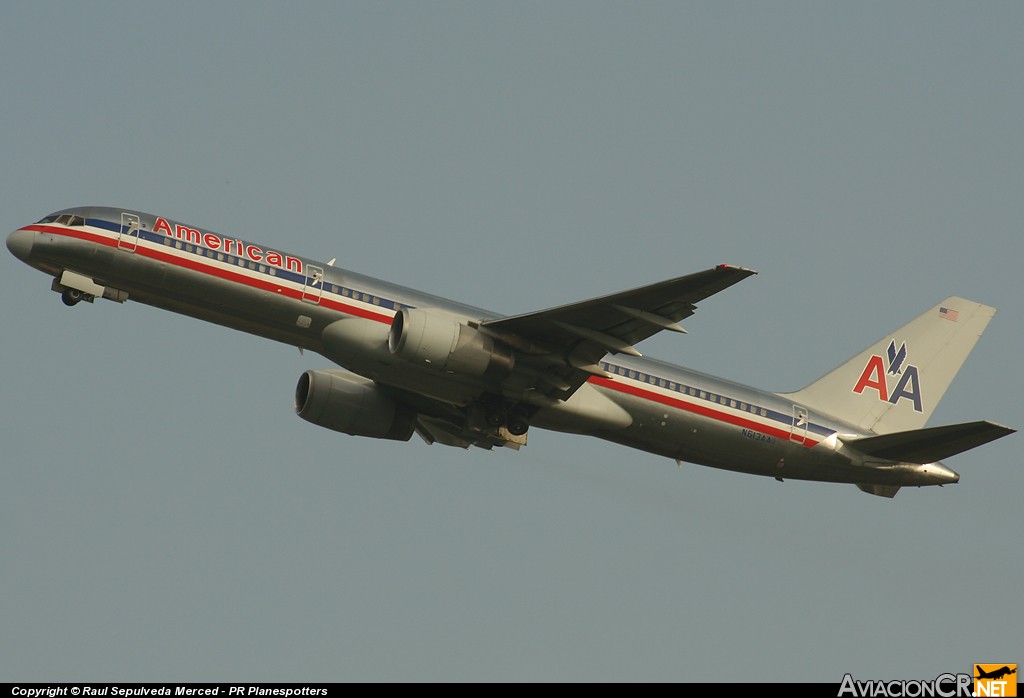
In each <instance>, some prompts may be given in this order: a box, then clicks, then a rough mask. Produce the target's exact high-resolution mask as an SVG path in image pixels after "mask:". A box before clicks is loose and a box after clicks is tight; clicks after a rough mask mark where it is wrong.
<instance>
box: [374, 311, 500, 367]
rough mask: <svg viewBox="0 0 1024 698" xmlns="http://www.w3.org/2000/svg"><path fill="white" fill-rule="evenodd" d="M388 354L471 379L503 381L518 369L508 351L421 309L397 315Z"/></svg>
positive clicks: (448, 318) (458, 323)
mask: <svg viewBox="0 0 1024 698" xmlns="http://www.w3.org/2000/svg"><path fill="white" fill-rule="evenodd" d="M388 350H389V351H390V352H391V353H392V354H394V355H395V356H397V357H399V358H401V359H405V360H406V361H409V362H411V363H414V364H417V365H419V366H423V367H425V368H430V369H433V370H435V371H444V372H446V373H458V374H462V375H468V376H486V377H488V378H490V377H495V378H501V377H504V376H506V375H508V374H509V373H510V372H511V371H512V367H513V366H515V356H514V355H513V353H512V350H511V349H510V348H509V347H507V346H505V345H504V344H502V343H500V342H496V341H495V340H494V339H493V338H492V337H489V336H487V335H486V334H484V333H483V332H481V331H480V330H478V329H476V328H474V327H470V326H469V325H467V324H466V323H465V322H462V321H460V320H459V319H458V318H455V317H452V316H450V315H444V314H442V313H438V312H432V311H429V310H424V309H422V308H403V309H402V310H401V311H399V312H398V313H397V314H396V315H395V319H394V321H393V322H392V323H391V332H390V333H389V334H388Z"/></svg>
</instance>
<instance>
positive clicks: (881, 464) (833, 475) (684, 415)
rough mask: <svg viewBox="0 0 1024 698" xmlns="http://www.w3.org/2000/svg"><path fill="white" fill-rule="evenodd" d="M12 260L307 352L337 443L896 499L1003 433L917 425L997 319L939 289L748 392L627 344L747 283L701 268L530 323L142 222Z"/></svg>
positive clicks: (23, 245)
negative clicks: (548, 435)
mask: <svg viewBox="0 0 1024 698" xmlns="http://www.w3.org/2000/svg"><path fill="white" fill-rule="evenodd" d="M7 247H8V249H9V250H10V251H11V253H12V254H13V255H14V256H15V257H17V258H18V259H20V260H21V261H23V262H25V263H27V264H28V265H30V266H32V267H34V268H36V269H38V270H40V271H42V272H44V273H46V274H48V275H49V276H51V277H52V279H53V280H52V283H51V289H52V290H53V291H56V292H58V293H60V296H61V299H62V301H63V302H64V303H65V304H66V305H69V306H73V305H76V304H78V303H80V302H82V301H86V302H93V301H95V299H97V298H105V299H108V300H112V301H115V302H118V303H124V302H125V301H127V300H132V301H136V302H139V303H144V304H147V305H151V306H155V307H157V308H163V309H166V310H171V311H174V312H177V313H183V314H185V315H188V316H192V317H195V318H199V319H201V320H206V321H209V322H214V323H218V324H220V325H223V326H226V327H230V328H234V329H236V330H241V331H243V332H248V333H251V334H254V335H258V336H260V337H265V338H268V339H272V340H276V341H278V342H283V343H286V344H291V345H294V346H296V347H298V348H299V349H300V350H309V351H312V352H315V353H317V354H320V355H321V356H323V357H324V358H326V359H328V360H329V361H331V362H333V363H334V364H336V365H337V366H340V367H341V368H325V369H317V370H308V371H306V372H304V373H303V374H302V375H301V376H300V377H299V380H298V384H297V386H296V390H295V410H296V413H297V414H298V416H299V417H301V418H302V419H305V420H307V421H309V422H311V423H313V424H316V425H318V426H321V427H326V428H327V429H332V430H335V431H338V432H342V433H345V434H350V435H355V436H365V437H372V438H378V439H392V440H398V441H409V440H410V439H411V438H412V435H413V434H414V433H415V434H418V435H419V436H420V437H421V438H422V439H423V440H424V441H426V442H427V443H428V444H434V443H437V444H444V445H448V446H456V447H461V448H469V447H470V446H476V447H480V448H484V449H491V448H493V447H508V448H513V449H519V448H520V447H521V446H523V445H525V444H526V443H527V432H528V430H529V429H530V428H531V427H536V428H541V429H551V430H555V431H560V432H567V433H572V434H583V435H590V436H594V437H597V438H601V439H605V440H608V441H611V442H614V443H618V444H622V445H625V446H629V447H632V448H635V449H639V450H641V451H646V452H649V453H653V454H656V455H659V456H666V457H668V458H672V459H675V460H676V461H677V463H679V464H680V465H682V464H683V462H690V463H697V464H701V465H705V466H711V467H715V468H721V469H725V470H732V471H738V472H742V473H751V474H756V475H763V476H770V477H774V478H775V479H777V480H780V481H784V480H786V479H793V480H810V481H821V482H834V483H850V484H854V485H856V486H857V487H858V488H859V489H860V490H862V491H864V492H867V493H869V494H874V495H878V496H882V497H889V498H891V497H894V496H895V495H896V493H897V492H898V491H899V490H900V488H902V487H909V486H914V487H921V486H927V485H940V486H941V485H946V484H951V483H956V482H958V481H959V479H960V476H959V474H957V473H956V472H955V471H954V470H952V469H950V468H948V467H946V466H945V465H943V464H942V463H941V462H939V461H941V460H943V459H945V458H949V457H951V456H954V455H956V454H958V453H961V452H963V451H966V450H968V449H972V448H975V447H977V446H980V445H982V444H985V443H988V442H990V441H993V440H995V439H998V438H1001V437H1004V436H1007V435H1009V434H1011V433H1014V431H1015V430H1014V429H1011V428H1009V427H1005V426H1002V425H1000V424H996V423H994V422H989V421H974V422H968V423H963V424H953V425H947V426H936V427H925V424H926V422H927V420H928V418H929V417H930V416H931V414H932V412H933V411H934V410H935V406H936V405H937V404H938V402H939V400H940V399H941V398H942V396H943V394H944V393H945V392H946V389H947V388H948V386H949V384H950V382H951V381H952V380H953V377H954V376H955V375H956V373H957V371H958V370H959V369H960V366H961V365H962V364H963V362H964V360H965V359H966V358H967V355H968V354H969V353H970V351H971V350H972V349H973V347H974V345H975V343H976V342H977V340H978V338H979V337H980V335H981V334H982V332H983V331H984V330H985V328H986V327H987V325H988V323H989V321H990V320H991V319H992V316H993V314H994V313H995V309H994V308H991V307H989V306H986V305H982V304H981V303H975V302H973V301H968V300H965V299H963V298H957V297H951V298H947V299H946V300H943V301H942V302H940V303H939V304H938V305H936V306H934V307H933V308H930V309H929V310H927V311H926V312H924V313H923V314H922V315H920V316H919V317H917V318H916V319H914V320H912V321H911V322H909V323H908V324H906V325H904V326H903V327H901V328H900V329H898V330H896V331H895V332H893V333H891V334H888V335H885V336H884V337H883V338H882V339H880V340H879V341H877V342H876V343H874V344H872V345H871V346H869V347H868V348H867V349H865V350H864V351H862V352H860V353H859V354H856V355H855V356H854V357H853V358H852V359H850V360H849V361H847V362H845V363H843V364H842V365H840V366H839V367H838V368H836V369H835V370H833V371H831V372H830V373H828V374H826V375H825V376H823V377H822V378H820V379H818V380H816V381H814V382H813V383H811V384H810V385H808V386H807V387H805V388H803V389H801V390H797V391H795V392H790V393H774V392H767V391H764V390H758V389H755V388H752V387H747V386H744V385H740V384H738V383H735V382H732V381H728V380H723V379H720V378H715V377H712V376H710V375H706V374H703V373H699V372H697V371H693V370H690V369H687V368H683V367H681V366H676V365H673V364H670V363H666V362H663V361H659V360H656V359H652V358H647V357H643V356H642V355H641V354H640V352H639V351H638V350H637V349H636V348H635V346H634V345H636V344H637V343H639V342H641V341H642V340H644V339H647V338H648V337H651V336H652V335H654V334H656V333H658V332H661V331H663V330H664V331H669V332H685V330H684V329H683V327H682V326H681V325H680V324H679V323H680V322H681V321H683V320H685V319H686V318H688V317H690V316H691V315H693V314H694V312H695V310H696V307H697V304H698V303H702V302H703V301H705V300H706V299H708V298H710V297H711V296H713V295H714V294H716V293H718V292H720V291H723V290H725V289H726V288H729V287H730V286H732V285H734V284H736V283H738V282H740V281H742V280H743V279H746V278H748V277H749V276H751V275H753V274H755V273H756V272H754V271H753V270H751V269H746V268H744V267H740V266H734V265H728V264H719V265H717V266H714V267H712V268H710V269H706V270H704V271H699V272H696V273H692V274H688V275H685V276H680V277H677V278H673V279H669V280H666V281H661V282H658V283H653V284H650V285H647V286H643V287H640V288H635V289H632V290H629V291H622V292H619V293H613V294H611V295H607V296H603V297H600V298H593V299H590V300H585V301H582V302H578V303H570V304H568V305H561V306H557V307H553V308H550V309H547V310H542V311H539V312H528V313H524V314H520V315H512V316H502V315H500V314H497V313H494V312H491V311H488V310H483V309H480V308H475V307H472V306H469V305H463V304H460V303H456V302H453V301H449V300H445V299H443V298H439V297H437V296H433V295H429V294H426V293H423V292H420V291H416V290H413V289H409V288H405V287H402V286H398V285H395V284H392V283H387V282H384V281H380V280H377V279H373V278H370V277H367V276H363V275H361V274H358V273H356V272H352V271H347V270H344V269H341V268H336V267H335V266H334V263H335V260H334V259H332V260H330V261H328V262H326V263H325V262H319V261H316V260H313V259H309V258H306V257H300V256H297V255H292V254H290V253H287V252H283V251H280V250H279V249H278V248H276V247H271V246H267V245H264V244H256V243H252V242H249V241H247V240H242V239H240V238H238V237H235V236H230V235H228V236H226V235H221V234H218V233H214V232H212V231H209V230H206V229H203V228H196V227H192V226H187V225H184V224H182V223H180V222H177V221H175V220H172V219H170V218H166V217H163V216H157V215H152V214H147V213H142V212H140V211H133V210H127V209H119V208H109V207H78V208H69V209H65V210H62V211H58V212H56V213H53V214H50V215H48V216H46V217H44V218H43V219H42V220H40V221H39V222H38V223H34V224H32V225H27V226H24V227H22V228H19V229H18V230H16V231H14V232H13V233H11V234H10V236H9V237H8V238H7Z"/></svg>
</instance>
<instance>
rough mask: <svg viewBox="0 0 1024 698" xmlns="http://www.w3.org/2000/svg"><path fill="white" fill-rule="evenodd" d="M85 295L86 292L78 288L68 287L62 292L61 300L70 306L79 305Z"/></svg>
mask: <svg viewBox="0 0 1024 698" xmlns="http://www.w3.org/2000/svg"><path fill="white" fill-rule="evenodd" d="M84 295H85V294H84V293H82V292H81V291H79V290H78V289H76V288H66V289H64V290H63V291H61V292H60V300H61V302H62V303H64V305H66V306H68V307H69V308H70V307H71V306H73V305H78V303H79V301H81V300H82V297H83V296H84Z"/></svg>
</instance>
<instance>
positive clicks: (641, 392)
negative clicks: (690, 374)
mask: <svg viewBox="0 0 1024 698" xmlns="http://www.w3.org/2000/svg"><path fill="white" fill-rule="evenodd" d="M587 382H588V383H594V384H595V385H599V386H601V387H603V388H608V389H609V390H615V391H618V392H620V393H626V394H627V395H633V396H635V397H639V398H643V399H644V400H650V401H651V402H657V403H660V404H662V405H668V406H669V407H674V408H676V409H678V410H683V411H684V412H692V413H694V414H698V415H700V416H702V417H708V418H710V419H714V420H716V421H719V422H725V423H727V424H733V425H735V426H738V427H742V428H744V429H751V430H753V431H758V432H761V433H762V434H768V435H770V436H774V437H776V438H779V439H785V440H787V441H790V440H791V441H794V442H796V443H803V445H804V446H806V447H807V448H811V447H813V446H817V445H818V443H819V442H818V441H815V440H813V439H812V438H811V437H810V436H809V435H808V436H807V437H806V438H803V439H801V438H799V437H795V436H794V435H792V434H791V433H790V432H788V431H785V430H784V429H779V428H778V427H771V426H766V425H764V424H761V423H760V422H755V421H753V420H750V419H746V418H744V417H739V416H737V415H734V414H730V413H728V412H722V411H721V410H715V409H711V408H710V407H705V406H704V405H697V404H694V403H692V402H685V401H683V400H679V399H678V398H674V397H669V396H668V395H662V394H661V393H656V392H654V391H652V390H645V389H644V388H639V387H637V386H635V385H629V384H626V383H622V382H619V381H616V380H615V379H614V378H601V377H600V376H591V377H590V378H589V379H588V381H587Z"/></svg>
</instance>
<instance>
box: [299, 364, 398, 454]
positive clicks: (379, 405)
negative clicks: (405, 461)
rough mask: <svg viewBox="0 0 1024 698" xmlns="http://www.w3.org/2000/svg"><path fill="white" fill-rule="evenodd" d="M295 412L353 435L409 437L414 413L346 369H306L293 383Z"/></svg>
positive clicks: (396, 438)
mask: <svg viewBox="0 0 1024 698" xmlns="http://www.w3.org/2000/svg"><path fill="white" fill-rule="evenodd" d="M295 413H296V414H297V415H299V416H300V417H302V418H303V419H305V420H306V421H307V422H312V423H313V424H316V425H317V426H321V427H326V428H328V429H333V430H334V431H340V432H342V433H344V434H351V435H353V436H369V437H372V438H375V439H392V440H394V441H408V440H409V439H410V438H412V432H413V421H414V419H415V417H416V413H415V412H413V411H412V410H411V409H410V408H408V407H407V406H405V405H401V404H399V403H398V402H396V401H395V400H394V399H392V398H391V397H389V396H388V395H385V394H384V393H383V392H382V391H381V390H380V388H378V387H377V385H376V384H375V383H374V382H373V381H371V380H369V379H368V378H363V377H362V376H357V375H356V374H354V373H349V372H348V371H338V370H330V371H306V372H305V373H303V374H302V375H301V376H299V383H298V385H297V386H295Z"/></svg>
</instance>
